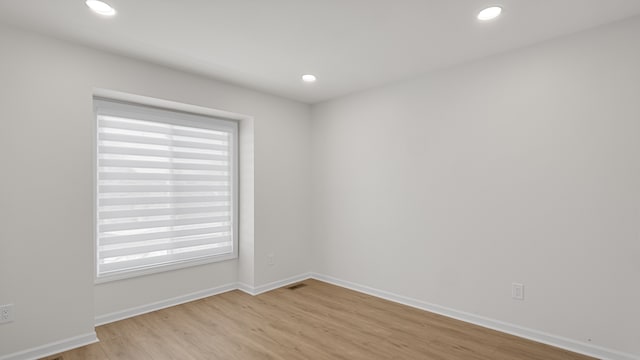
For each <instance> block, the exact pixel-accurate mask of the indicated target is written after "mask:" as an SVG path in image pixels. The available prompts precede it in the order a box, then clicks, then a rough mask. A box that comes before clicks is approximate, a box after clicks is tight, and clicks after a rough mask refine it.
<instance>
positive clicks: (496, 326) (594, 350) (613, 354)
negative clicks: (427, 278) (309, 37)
mask: <svg viewBox="0 0 640 360" xmlns="http://www.w3.org/2000/svg"><path fill="white" fill-rule="evenodd" d="M309 278H312V279H316V280H320V281H324V282H327V283H330V284H334V285H337V286H341V287H344V288H347V289H351V290H354V291H358V292H361V293H364V294H368V295H372V296H375V297H379V298H382V299H385V300H389V301H393V302H396V303H400V304H403V305H407V306H411V307H414V308H418V309H421V310H425V311H429V312H433V313H436V314H440V315H444V316H447V317H450V318H453V319H457V320H461V321H464V322H468V323H471V324H475V325H479V326H482V327H486V328H489V329H493V330H497V331H501V332H504V333H507V334H512V335H515V336H519V337H522V338H525V339H530V340H533V341H537V342H540V343H544V344H548V345H551V346H555V347H559V348H562V349H566V350H569V351H573V352H576V353H580V354H585V355H589V356H593V357H596V358H599V359H607V360H640V357H637V356H635V355H632V354H626V353H623V352H620V351H616V350H612V349H606V348H603V347H599V346H595V345H592V344H588V343H584V342H580V341H576V340H572V339H568V338H564V337H561V336H556V335H553V334H549V333H545V332H542V331H538V330H534V329H529V328H525V327H522V326H518V325H514V324H509V323H506V322H502V321H498V320H495V319H490V318H487V317H483V316H479V315H474V314H470V313H467V312H464V311H459V310H455V309H451V308H447V307H444V306H440V305H436V304H431V303H428V302H425V301H422V300H417V299H412V298H409V297H406V296H402V295H398V294H394V293H391V292H388V291H384V290H380V289H375V288H372V287H369V286H365V285H361V284H357V283H353V282H350V281H346V280H341V279H338V278H334V277H331V276H328V275H323V274H318V273H304V274H300V275H296V276H292V277H289V278H286V279H283V280H279V281H274V282H271V283H268V284H264V285H259V286H251V285H248V284H244V283H231V284H227V285H222V286H218V287H215V288H211V289H207V290H202V291H198V292H194V293H190V294H186V295H182V296H178V297H175V298H171V299H167V300H163V301H157V302H154V303H150V304H146V305H142V306H137V307H134V308H130V309H126V310H123V311H117V312H113V313H110V314H106V315H101V316H96V319H95V322H96V326H99V325H103V324H107V323H110V322H114V321H118V320H122V319H126V318H129V317H133V316H137V315H142V314H145V313H148V312H152V311H156V310H161V309H164V308H167V307H171V306H175V305H179V304H183V303H186V302H190V301H194V300H199V299H202V298H205V297H209V296H213V295H217V294H221V293H224V292H227V291H231V290H240V291H243V292H245V293H247V294H250V295H253V296H255V295H259V294H262V293H265V292H267V291H271V290H274V289H277V288H280V287H283V286H287V285H290V284H293V283H297V282H300V281H303V280H306V279H309ZM97 341H98V339H97V338H96V334H95V332H93V333H91V334H86V335H81V336H77V337H74V338H70V339H66V340H62V341H59V342H55V343H50V344H46V345H43V346H39V347H37V348H33V349H29V350H25V351H21V352H18V353H14V354H9V355H5V356H3V357H0V360H30V359H36V358H40V357H44V356H49V355H52V354H56V353H59V352H63V351H66V350H70V349H73V348H76V347H80V346H84V345H88V344H91V343H94V342H97Z"/></svg>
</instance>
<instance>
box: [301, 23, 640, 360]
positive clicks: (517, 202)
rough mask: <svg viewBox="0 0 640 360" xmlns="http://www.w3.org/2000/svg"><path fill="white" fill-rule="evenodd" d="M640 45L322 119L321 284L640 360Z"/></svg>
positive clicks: (316, 195) (494, 63)
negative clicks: (518, 292) (342, 284)
mask: <svg viewBox="0 0 640 360" xmlns="http://www.w3.org/2000/svg"><path fill="white" fill-rule="evenodd" d="M638 34H640V19H638V18H636V19H635V20H631V21H627V22H624V23H619V24H615V25H612V26H608V27H605V28H601V29H596V30H593V31H589V32H586V33H582V34H577V35H574V36H571V37H568V38H563V39H559V40H556V41H553V42H547V43H544V44H539V45H537V46H534V47H531V48H527V49H524V50H520V51H517V52H511V53H507V54H503V55H499V56H494V57H491V58H486V59H483V60H481V61H476V62H474V63H471V64H467V65H461V66H456V67H454V68H450V69H445V70H442V71H439V72H437V73H434V74H431V75H426V76H422V77H418V78H415V79H412V80H407V81H403V82H399V83H395V84H391V85H388V86H385V87H382V88H378V89H373V90H370V91H366V92H363V93H359V94H355V95H352V96H348V97H346V98H341V99H337V100H335V101H330V102H327V103H323V104H320V105H316V106H314V107H313V108H312V138H313V150H312V161H313V164H314V166H313V183H314V185H313V195H312V202H313V207H314V210H313V212H312V214H313V219H314V222H313V229H314V230H313V241H312V243H313V245H312V246H313V252H314V254H315V269H314V270H315V271H317V272H319V273H321V274H325V275H328V276H332V277H335V278H338V279H342V280H346V281H351V282H354V283H357V284H361V285H366V286H370V287H373V288H376V289H380V290H384V291H388V292H392V293H395V294H398V295H401V296H405V297H410V298H414V299H418V300H421V301H425V302H429V303H432V304H437V305H441V306H445V307H449V308H452V309H456V310H460V311H465V312H469V313H472V314H475V315H480V316H485V317H489V318H492V319H495V320H499V321H503V322H507V323H511V324H516V325H519V326H523V327H527V328H530V329H534V330H538V331H543V332H547V333H550V334H553V335H556V336H561V337H566V338H569V339H573V340H577V341H581V342H585V343H587V342H589V340H588V339H591V344H592V345H595V346H603V347H606V348H609V349H613V350H618V351H623V352H627V353H632V354H636V355H640V286H638V279H640V260H639V259H640V236H639V235H640V140H639V136H640V42H639V41H638ZM512 282H522V283H524V284H525V294H526V299H525V301H524V302H519V301H514V300H512V299H511V294H510V291H511V289H510V288H511V283H512Z"/></svg>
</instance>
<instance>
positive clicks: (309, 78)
mask: <svg viewBox="0 0 640 360" xmlns="http://www.w3.org/2000/svg"><path fill="white" fill-rule="evenodd" d="M316 80H317V78H316V76H315V75H311V74H307V75H302V81H304V82H307V83H312V82H316Z"/></svg>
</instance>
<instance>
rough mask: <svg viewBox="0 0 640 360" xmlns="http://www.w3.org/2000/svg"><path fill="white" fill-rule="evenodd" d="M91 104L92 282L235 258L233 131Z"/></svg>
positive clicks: (215, 122) (202, 120)
mask: <svg viewBox="0 0 640 360" xmlns="http://www.w3.org/2000/svg"><path fill="white" fill-rule="evenodd" d="M94 103H95V108H96V118H97V139H96V142H97V164H96V165H97V166H96V168H97V181H96V182H97V193H96V194H97V198H96V205H97V206H96V218H97V219H96V233H97V234H96V235H97V244H96V249H97V279H98V280H100V279H101V278H109V277H114V276H115V277H126V276H130V275H136V274H137V273H147V272H153V271H158V270H164V269H166V268H167V267H177V266H186V265H190V264H192V263H202V262H208V261H216V260H225V259H229V258H234V257H237V215H236V214H237V206H236V204H237V186H236V179H237V123H236V122H234V121H230V120H223V119H215V118H209V117H205V116H198V115H193V114H186V113H180V112H173V111H168V110H161V109H156V108H151V107H145V106H142V105H132V104H127V103H120V102H115V101H110V100H104V99H95V100H94ZM123 275H124V276H123Z"/></svg>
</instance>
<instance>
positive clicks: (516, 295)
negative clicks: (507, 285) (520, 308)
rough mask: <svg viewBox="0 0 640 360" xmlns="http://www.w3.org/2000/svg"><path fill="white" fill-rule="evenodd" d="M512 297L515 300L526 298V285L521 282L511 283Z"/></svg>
mask: <svg viewBox="0 0 640 360" xmlns="http://www.w3.org/2000/svg"><path fill="white" fill-rule="evenodd" d="M511 297H512V298H513V299H515V300H524V285H523V284H519V283H513V284H511Z"/></svg>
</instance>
